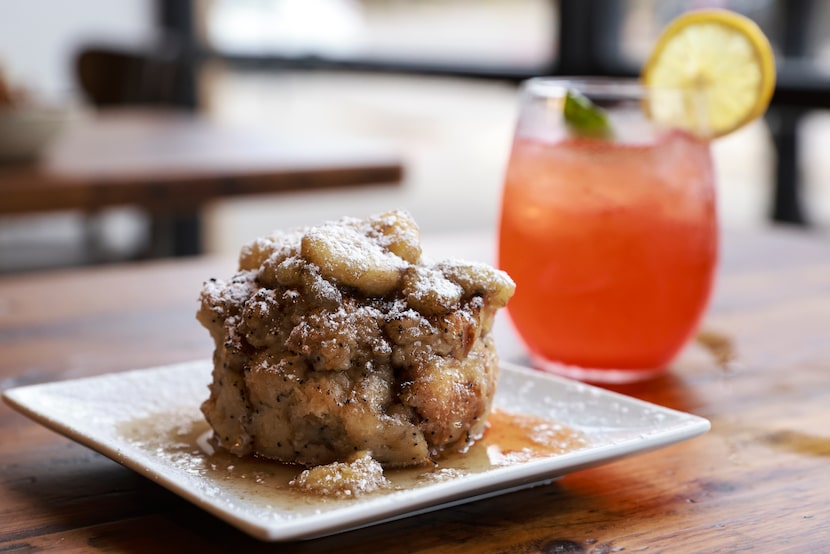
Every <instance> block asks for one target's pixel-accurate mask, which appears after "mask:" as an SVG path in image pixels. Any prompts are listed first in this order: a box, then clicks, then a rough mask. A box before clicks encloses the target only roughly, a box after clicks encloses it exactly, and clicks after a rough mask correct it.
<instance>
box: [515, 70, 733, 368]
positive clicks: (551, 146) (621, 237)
mask: <svg viewBox="0 0 830 554" xmlns="http://www.w3.org/2000/svg"><path fill="white" fill-rule="evenodd" d="M567 91H575V92H577V93H579V94H581V95H583V97H585V98H588V99H589V100H590V101H592V102H593V104H594V105H595V106H596V107H597V108H599V109H601V110H602V111H603V112H604V113H605V114H606V116H607V118H608V122H609V124H610V129H611V133H610V135H608V136H600V135H599V134H597V133H587V134H586V133H581V132H580V131H579V129H578V127H577V128H574V126H573V125H572V124H571V123H570V122H569V121H568V120H567V118H566V117H565V116H564V106H565V97H566V93H567ZM702 101H703V100H702V99H701V98H697V97H695V96H694V94H692V93H690V92H689V91H683V90H666V89H660V90H654V89H649V88H647V87H645V86H643V85H641V84H639V83H637V82H634V81H623V80H597V79H582V80H576V79H555V78H535V79H531V80H529V81H527V82H525V83H524V84H523V86H522V89H521V95H520V99H519V103H520V104H519V116H518V123H517V126H516V130H515V135H514V140H513V146H512V150H511V155H510V160H509V163H508V167H507V171H506V177H505V183H504V190H503V198H502V205H501V220H500V229H499V264H500V266H501V267H502V269H504V270H506V271H507V272H508V273H509V274H510V275H511V276H512V277H513V279H514V280H515V282H516V293H515V295H514V297H513V298H512V299H511V300H510V303H509V305H508V313H509V315H510V319H511V320H512V322H513V325H514V326H515V328H516V330H517V332H518V334H519V336H520V337H521V339H522V340H523V341H524V343H525V344H526V346H527V349H528V351H529V354H530V357H531V359H532V362H533V364H534V366H535V367H537V368H539V369H543V370H546V371H551V372H554V373H558V374H563V375H566V376H570V377H574V378H577V379H581V380H585V381H592V382H601V383H602V382H606V383H610V382H617V383H620V382H630V381H636V380H640V379H644V378H647V377H650V376H654V375H656V374H659V373H660V372H662V371H665V370H666V368H667V367H668V365H669V363H670V362H671V361H672V359H673V358H674V357H675V356H676V355H677V354H678V352H679V351H680V350H681V349H682V348H683V346H684V345H685V344H686V342H687V341H688V340H689V339H690V337H691V336H692V335H693V333H694V332H695V330H696V327H697V325H698V323H699V321H700V318H701V316H702V314H703V312H704V310H705V308H706V306H707V303H708V300H709V296H710V291H711V288H712V281H713V274H714V270H715V266H716V262H717V254H718V228H717V215H716V206H715V191H714V177H713V168H712V160H711V155H710V149H709V142H708V140H707V138H706V136H705V135H706V132H705V131H706V126H705V121H706V120H705V117H704V116H703V114H704V110H703V108H704V106H703V105H702ZM673 122H678V123H677V124H676V123H673ZM681 124H682V126H681Z"/></svg>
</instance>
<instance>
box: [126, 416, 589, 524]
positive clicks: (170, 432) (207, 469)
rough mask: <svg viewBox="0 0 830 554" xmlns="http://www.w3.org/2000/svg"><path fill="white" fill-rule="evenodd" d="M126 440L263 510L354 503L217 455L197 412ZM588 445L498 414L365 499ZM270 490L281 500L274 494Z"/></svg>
mask: <svg viewBox="0 0 830 554" xmlns="http://www.w3.org/2000/svg"><path fill="white" fill-rule="evenodd" d="M119 433H120V434H122V435H123V436H124V438H126V439H127V440H128V441H129V442H130V443H131V444H132V445H133V446H134V447H137V448H138V449H140V450H143V451H145V452H146V453H149V454H151V455H152V456H154V457H157V458H162V459H163V460H165V461H166V462H167V463H168V464H169V465H172V466H175V467H177V468H179V469H180V470H182V471H184V472H186V473H188V474H190V475H193V476H196V477H198V478H200V479H203V480H204V483H205V484H204V487H205V489H206V490H209V489H210V488H211V487H213V488H216V485H217V484H220V483H221V488H222V489H225V490H226V491H229V492H231V493H232V494H233V495H235V496H236V497H237V498H239V499H241V500H243V501H246V502H254V503H257V504H259V505H260V507H261V508H263V509H269V510H279V511H287V512H296V513H299V512H302V511H304V510H306V511H307V510H308V509H309V508H311V509H315V510H319V509H320V508H321V503H322V504H324V505H327V504H332V503H334V504H336V503H338V502H354V501H356V500H357V499H356V498H354V497H351V498H348V497H347V498H345V499H344V498H343V497H342V496H340V497H337V496H332V497H325V498H323V497H320V496H317V495H315V494H311V493H308V492H303V491H300V490H297V489H295V488H294V487H292V486H290V485H289V483H290V481H292V480H293V479H295V478H296V477H297V476H298V475H299V474H300V473H301V472H302V471H303V469H304V468H303V467H301V466H297V465H292V464H283V463H279V462H275V461H273V460H267V459H262V458H256V457H245V458H239V457H237V456H234V455H232V454H229V453H227V452H225V451H222V450H217V449H214V448H213V446H212V443H211V441H210V436H211V433H212V431H211V429H210V427H209V426H208V424H207V422H205V421H204V419H203V418H202V417H201V414H200V413H198V412H193V413H190V412H188V413H161V414H156V415H154V416H151V417H149V418H143V419H138V420H133V421H130V422H128V423H127V424H122V425H121V426H120V428H119ZM587 445H588V442H587V440H586V438H585V437H584V435H583V434H582V433H580V432H578V431H576V430H574V429H571V428H569V427H567V426H565V425H561V424H558V423H556V422H553V421H550V420H547V419H544V418H541V417H536V416H530V415H522V414H514V413H510V412H507V411H502V410H494V411H493V413H492V414H491V415H490V417H489V418H488V426H487V430H486V432H485V434H484V436H483V437H482V438H481V439H480V440H479V441H477V442H476V443H475V444H474V445H472V446H471V447H470V448H469V449H467V451H466V452H451V453H448V454H445V455H444V456H443V457H442V458H440V459H439V460H438V461H437V463H436V464H435V465H434V466H432V465H431V466H420V467H412V468H405V469H385V470H384V472H383V473H384V476H385V477H386V479H387V480H388V482H389V484H388V486H387V487H385V488H383V489H381V490H378V491H375V492H371V493H366V494H364V495H361V497H372V496H375V495H378V494H384V493H390V492H394V491H400V490H409V489H412V488H415V487H423V486H429V485H430V484H433V483H436V482H442V481H450V480H453V479H456V478H458V477H462V476H464V475H470V474H476V473H485V472H488V471H492V470H494V469H496V468H499V467H505V466H511V465H518V464H522V463H526V462H528V461H530V460H534V459H540V458H547V457H550V456H556V455H558V454H563V453H565V452H570V451H573V450H577V449H580V448H583V447H585V446H587ZM268 491H278V492H279V494H274V495H269V494H268Z"/></svg>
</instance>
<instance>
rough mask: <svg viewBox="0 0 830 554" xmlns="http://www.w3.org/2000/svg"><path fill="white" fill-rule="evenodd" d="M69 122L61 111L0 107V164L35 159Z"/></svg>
mask: <svg viewBox="0 0 830 554" xmlns="http://www.w3.org/2000/svg"><path fill="white" fill-rule="evenodd" d="M68 120H69V110H65V109H61V108H42V107H29V106H26V107H23V106H21V107H15V108H0V163H12V162H15V163H18V162H28V161H32V160H35V159H37V158H38V156H39V155H40V154H41V152H43V150H44V149H45V148H46V146H47V145H48V144H49V142H50V141H51V140H52V139H53V138H54V137H55V136H56V135H57V134H58V132H60V130H61V129H63V128H64V126H65V125H66V123H67V121H68Z"/></svg>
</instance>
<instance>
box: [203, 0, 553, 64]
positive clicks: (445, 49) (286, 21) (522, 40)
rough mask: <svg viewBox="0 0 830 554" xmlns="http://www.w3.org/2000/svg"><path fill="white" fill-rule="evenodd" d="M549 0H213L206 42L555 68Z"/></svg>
mask: <svg viewBox="0 0 830 554" xmlns="http://www.w3.org/2000/svg"><path fill="white" fill-rule="evenodd" d="M557 6H558V2H552V1H551V0H207V1H206V2H203V3H202V7H201V9H202V16H203V18H202V21H203V36H204V41H205V43H206V45H207V46H208V47H209V48H210V49H212V50H214V51H215V52H217V53H219V54H224V55H229V56H244V57H257V56H259V57H309V56H312V57H314V56H316V57H321V58H325V59H328V60H335V61H336V60H340V61H351V60H362V61H368V62H380V63H396V62H397V63H403V64H422V65H434V66H477V67H499V68H500V67H511V68H515V69H518V70H526V71H533V70H534V69H537V68H540V67H550V65H551V64H552V63H553V58H554V52H555V50H556V43H557V40H556V35H557V31H558V22H557V15H558V9H557Z"/></svg>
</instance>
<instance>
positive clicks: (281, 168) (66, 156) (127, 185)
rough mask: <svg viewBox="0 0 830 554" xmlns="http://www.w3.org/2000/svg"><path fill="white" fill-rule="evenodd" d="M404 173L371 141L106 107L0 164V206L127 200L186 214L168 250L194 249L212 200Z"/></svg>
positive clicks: (86, 207) (155, 212)
mask: <svg viewBox="0 0 830 554" xmlns="http://www.w3.org/2000/svg"><path fill="white" fill-rule="evenodd" d="M402 174H403V168H402V164H401V160H400V157H399V156H398V154H397V153H396V152H394V151H393V150H392V149H391V148H390V147H388V146H386V145H383V144H378V143H375V142H371V141H361V140H358V139H352V140H349V141H346V140H343V139H333V138H325V137H302V136H287V135H285V134H280V133H279V130H278V129H275V130H273V131H272V132H266V131H261V130H260V131H255V130H251V129H247V128H246V129H240V128H236V127H233V126H229V125H221V124H218V123H215V122H211V121H209V120H207V119H206V118H204V117H200V116H197V115H194V114H192V113H188V112H178V111H170V110H146V109H145V110H136V109H121V110H109V111H101V112H98V113H95V114H92V115H88V116H86V117H83V116H79V117H78V118H77V120H75V121H72V122H70V123H69V124H68V126H67V128H66V130H65V131H64V132H63V133H61V134H60V135H59V136H58V138H57V139H56V142H55V143H54V144H52V145H51V146H50V148H49V149H48V150H47V152H46V153H45V155H44V157H43V159H42V160H40V161H39V162H38V163H37V164H33V165H24V166H5V167H4V166H0V215H3V214H21V213H34V212H46V211H53V210H67V209H77V210H83V211H85V212H88V213H94V212H96V211H98V210H100V209H102V208H107V207H111V206H119V205H135V206H138V207H140V208H143V209H144V210H146V211H147V212H148V213H150V214H151V215H152V216H154V217H155V218H156V221H157V222H158V221H164V220H165V217H166V216H170V215H173V216H175V217H176V218H177V220H178V221H185V220H190V226H191V228H190V229H187V230H184V231H179V233H180V234H181V233H182V232H184V233H185V236H184V237H180V236H176V237H174V238H173V250H174V252H173V253H174V254H194V253H197V251H198V250H199V244H198V238H199V237H198V233H199V229H198V217H197V216H198V212H199V209H200V208H201V207H202V206H204V205H205V204H206V203H208V202H210V201H213V200H216V199H219V198H223V197H230V196H239V195H251V194H268V193H277V192H285V191H297V190H310V189H320V188H342V187H353V186H357V185H361V186H362V185H389V184H396V183H399V182H400V180H401V177H402ZM194 226H195V227H194ZM160 227H161V225H160ZM164 227H166V228H168V230H170V231H171V232H174V233H175V232H176V226H175V225H169V224H167V225H164ZM187 233H189V234H190V235H191V236H190V239H189V240H188V237H187V235H186V234H187Z"/></svg>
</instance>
